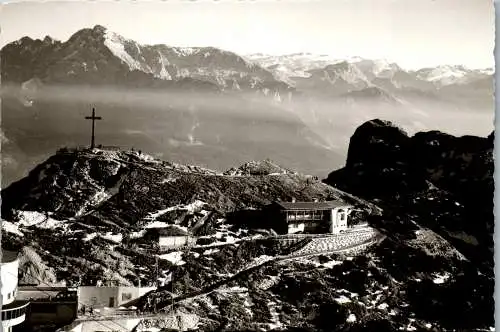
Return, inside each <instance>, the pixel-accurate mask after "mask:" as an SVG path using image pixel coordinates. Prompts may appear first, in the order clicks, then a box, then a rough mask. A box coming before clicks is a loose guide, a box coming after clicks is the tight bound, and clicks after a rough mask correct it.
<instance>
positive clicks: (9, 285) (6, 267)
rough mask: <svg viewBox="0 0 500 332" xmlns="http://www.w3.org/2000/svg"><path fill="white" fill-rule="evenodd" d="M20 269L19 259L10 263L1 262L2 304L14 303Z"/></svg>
mask: <svg viewBox="0 0 500 332" xmlns="http://www.w3.org/2000/svg"><path fill="white" fill-rule="evenodd" d="M18 269H19V260H17V259H16V260H14V261H12V262H9V263H3V264H1V268H0V275H1V282H2V283H1V287H2V290H1V293H2V304H3V305H6V304H9V303H12V302H13V301H14V298H15V296H16V294H17V281H18V277H17V273H18Z"/></svg>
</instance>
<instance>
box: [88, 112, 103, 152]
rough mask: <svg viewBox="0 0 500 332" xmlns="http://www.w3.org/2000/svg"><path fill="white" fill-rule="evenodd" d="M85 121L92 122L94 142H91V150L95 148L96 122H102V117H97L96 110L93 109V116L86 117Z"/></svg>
mask: <svg viewBox="0 0 500 332" xmlns="http://www.w3.org/2000/svg"><path fill="white" fill-rule="evenodd" d="M85 119H87V120H92V140H91V141H90V149H93V148H94V147H95V134H94V132H95V120H102V118H101V117H100V116H95V108H92V116H86V117H85Z"/></svg>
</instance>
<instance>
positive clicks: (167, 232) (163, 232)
mask: <svg viewBox="0 0 500 332" xmlns="http://www.w3.org/2000/svg"><path fill="white" fill-rule="evenodd" d="M157 232H158V235H160V236H161V237H164V236H186V235H188V232H186V231H185V230H183V229H182V228H180V227H176V226H173V225H171V226H168V227H164V228H159V229H158V230H157Z"/></svg>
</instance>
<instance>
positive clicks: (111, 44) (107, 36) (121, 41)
mask: <svg viewBox="0 0 500 332" xmlns="http://www.w3.org/2000/svg"><path fill="white" fill-rule="evenodd" d="M125 42H126V39H125V38H123V37H122V36H120V35H119V34H117V33H114V32H112V31H109V30H106V31H105V33H104V45H105V46H106V47H107V48H109V50H110V51H111V53H113V54H114V55H115V56H116V57H118V58H119V59H120V60H122V61H123V62H124V63H126V64H127V65H128V66H129V67H130V69H132V70H141V69H142V68H141V67H142V66H141V64H140V63H139V61H137V60H135V59H134V58H132V56H131V55H130V54H129V53H127V51H126V50H125ZM136 46H137V45H136Z"/></svg>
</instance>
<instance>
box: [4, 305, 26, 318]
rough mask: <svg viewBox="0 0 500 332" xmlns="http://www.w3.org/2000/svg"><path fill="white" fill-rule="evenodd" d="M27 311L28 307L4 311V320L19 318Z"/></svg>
mask: <svg viewBox="0 0 500 332" xmlns="http://www.w3.org/2000/svg"><path fill="white" fill-rule="evenodd" d="M25 313H26V307H23V308H20V309H15V310H6V311H2V321H4V320H10V319H15V318H18V317H20V316H22V315H24V314H25Z"/></svg>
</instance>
